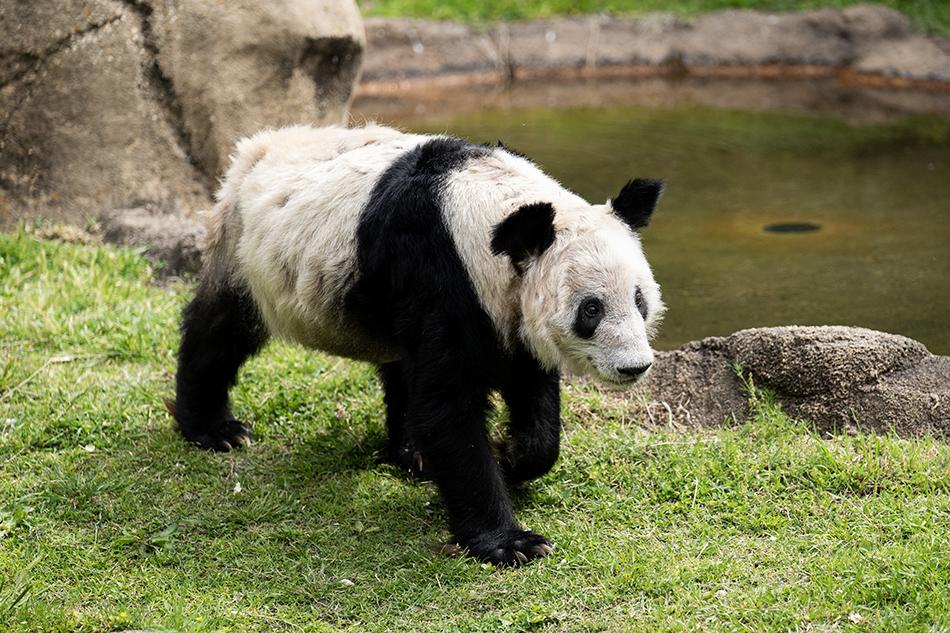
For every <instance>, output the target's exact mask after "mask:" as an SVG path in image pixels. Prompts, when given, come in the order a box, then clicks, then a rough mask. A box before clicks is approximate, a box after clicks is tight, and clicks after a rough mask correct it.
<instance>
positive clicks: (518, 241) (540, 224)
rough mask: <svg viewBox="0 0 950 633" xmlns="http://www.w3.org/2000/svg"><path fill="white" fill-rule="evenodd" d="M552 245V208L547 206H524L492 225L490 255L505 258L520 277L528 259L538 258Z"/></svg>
mask: <svg viewBox="0 0 950 633" xmlns="http://www.w3.org/2000/svg"><path fill="white" fill-rule="evenodd" d="M553 243H554V207H553V206H551V203H550V202H535V203H534V204H526V205H523V206H521V207H518V209H517V210H516V211H515V212H514V213H512V214H511V215H509V216H508V217H507V218H505V219H504V220H502V221H501V222H499V223H498V224H496V225H495V228H494V229H493V230H492V236H491V251H492V253H494V254H495V255H501V254H505V255H508V257H510V258H511V264H512V265H513V266H514V267H515V270H516V271H517V272H518V274H519V275H520V274H521V273H522V272H523V267H522V266H523V264H524V262H525V260H526V259H528V258H529V257H532V256H534V257H537V256H538V255H540V254H541V253H543V252H544V251H545V250H547V248H548V247H549V246H550V245H551V244H553Z"/></svg>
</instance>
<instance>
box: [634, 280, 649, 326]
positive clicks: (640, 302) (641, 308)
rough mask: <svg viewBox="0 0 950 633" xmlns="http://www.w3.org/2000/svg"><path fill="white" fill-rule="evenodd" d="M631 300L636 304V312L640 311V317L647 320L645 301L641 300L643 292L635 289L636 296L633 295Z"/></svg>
mask: <svg viewBox="0 0 950 633" xmlns="http://www.w3.org/2000/svg"><path fill="white" fill-rule="evenodd" d="M633 300H634V301H635V302H636V304H637V310H639V311H640V316H642V317H643V318H644V319H646V318H647V301H646V299H644V298H643V291H642V290H640V288H639V287H638V288H637V292H636V294H634V295H633Z"/></svg>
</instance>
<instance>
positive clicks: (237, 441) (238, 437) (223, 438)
mask: <svg viewBox="0 0 950 633" xmlns="http://www.w3.org/2000/svg"><path fill="white" fill-rule="evenodd" d="M179 427H180V429H181V432H182V435H184V436H185V439H187V440H188V441H189V442H191V443H192V444H194V445H195V446H197V447H199V448H203V449H205V450H209V451H215V452H219V453H227V452H229V451H231V450H233V449H235V448H240V447H242V446H250V445H251V432H250V430H249V429H248V428H247V427H246V426H244V424H242V423H241V422H239V421H238V420H235V419H234V418H229V419H226V420H224V421H223V422H221V424H220V425H219V426H218V427H217V428H215V429H213V430H212V431H211V432H208V430H207V429H202V431H203V432H199V433H196V432H194V431H193V430H191V429H190V428H188V427H185V426H184V425H181V424H180V423H179Z"/></svg>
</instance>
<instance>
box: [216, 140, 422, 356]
mask: <svg viewBox="0 0 950 633" xmlns="http://www.w3.org/2000/svg"><path fill="white" fill-rule="evenodd" d="M356 132H359V131H354V133H356ZM412 142H413V141H411V140H408V139H406V138H405V137H404V136H402V135H400V136H397V137H392V138H389V139H388V140H387V141H385V142H376V143H373V144H366V145H363V146H361V147H357V148H355V149H349V151H345V152H343V153H341V154H338V155H335V156H332V157H323V156H321V157H313V156H306V155H305V156H302V157H301V156H297V157H294V158H288V157H279V156H275V157H274V158H272V159H270V160H268V157H267V156H265V157H264V158H263V159H262V160H260V161H259V162H258V164H257V165H256V166H255V167H254V169H252V170H251V172H250V173H248V174H247V176H246V178H245V179H244V182H243V183H242V186H241V187H240V195H239V214H240V220H241V224H242V227H241V232H240V239H239V240H238V243H237V245H236V252H235V259H236V261H237V262H238V270H239V274H240V277H241V278H242V279H241V281H242V282H243V283H244V284H246V286H247V287H248V289H249V290H250V291H251V294H252V296H253V297H254V299H255V302H256V303H257V305H258V307H259V309H260V311H261V315H262V317H263V319H264V322H265V323H266V325H267V327H268V330H269V331H270V332H271V333H272V334H273V335H274V336H277V337H280V338H285V339H289V340H293V341H296V342H298V343H301V344H303V345H306V346H308V347H313V348H317V349H322V350H325V351H327V352H330V353H333V354H337V355H341V356H347V357H351V358H357V359H362V360H370V361H374V362H385V361H388V360H393V358H394V357H395V355H394V354H395V352H394V351H393V350H392V349H390V348H389V346H387V345H385V344H382V343H380V342H379V341H377V340H374V339H372V337H369V336H367V335H365V334H364V333H362V332H360V331H356V330H355V329H354V327H353V325H352V324H351V323H349V322H348V320H347V319H346V318H345V316H344V314H343V296H344V294H345V293H346V290H347V288H348V287H349V286H350V285H351V284H352V283H353V279H354V276H355V274H356V270H355V256H356V241H355V233H356V226H357V224H358V222H359V217H360V211H361V209H362V208H363V206H364V205H365V204H366V200H367V198H368V196H369V193H370V191H371V189H372V187H373V184H374V182H375V181H376V178H377V177H378V174H379V172H380V171H381V170H382V168H383V167H384V166H385V165H386V164H388V162H391V161H392V159H393V158H394V157H395V156H398V155H399V154H400V153H402V152H403V151H405V148H406V146H407V144H410V143H412Z"/></svg>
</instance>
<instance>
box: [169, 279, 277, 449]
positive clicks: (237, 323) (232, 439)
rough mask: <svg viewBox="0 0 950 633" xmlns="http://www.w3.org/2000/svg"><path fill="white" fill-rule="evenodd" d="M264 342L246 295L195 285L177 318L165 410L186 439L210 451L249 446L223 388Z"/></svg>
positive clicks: (245, 430) (263, 332)
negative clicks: (174, 367)
mask: <svg viewBox="0 0 950 633" xmlns="http://www.w3.org/2000/svg"><path fill="white" fill-rule="evenodd" d="M266 341H267V331H266V328H265V327H264V324H263V322H262V321H261V317H260V313H259V312H258V309H257V306H256V305H255V304H254V302H253V300H252V299H251V297H250V295H249V294H248V293H247V292H246V291H242V290H237V289H234V288H231V287H226V286H225V287H208V286H205V285H202V286H199V288H198V292H197V293H196V295H195V298H194V299H193V300H192V301H191V303H189V304H188V305H187V306H186V307H185V310H184V313H183V315H182V324H181V347H180V348H179V350H178V373H177V375H176V379H175V383H176V394H175V403H174V405H170V406H169V409H170V410H171V411H172V414H173V415H174V417H175V420H176V421H177V423H178V429H179V430H180V431H181V434H182V435H183V436H184V437H185V439H187V440H188V441H190V442H192V443H193V444H196V445H198V446H200V447H201V448H205V449H210V450H215V451H228V450H230V449H232V448H235V447H237V446H246V445H248V444H250V431H249V429H248V428H247V427H246V426H245V425H244V424H242V423H241V422H239V421H238V420H236V419H234V416H233V415H231V410H230V408H229V407H228V390H229V388H230V387H231V386H232V385H233V384H234V382H235V380H236V378H237V373H238V370H239V369H240V367H241V365H242V364H243V363H244V361H245V360H246V359H247V358H248V357H250V356H251V355H253V354H255V353H256V352H257V351H258V350H259V349H260V348H261V346H262V345H263V344H264V343H265V342H266Z"/></svg>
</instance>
